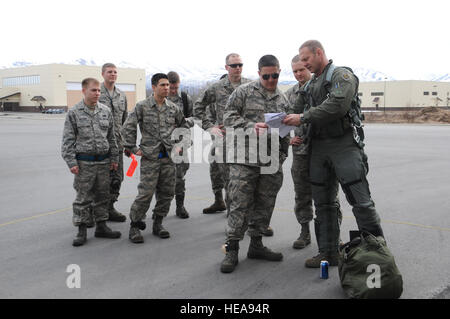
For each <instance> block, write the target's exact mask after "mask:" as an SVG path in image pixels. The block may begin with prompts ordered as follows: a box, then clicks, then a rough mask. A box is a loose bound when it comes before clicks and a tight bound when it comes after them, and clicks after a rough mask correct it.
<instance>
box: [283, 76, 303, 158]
mask: <svg viewBox="0 0 450 319" xmlns="http://www.w3.org/2000/svg"><path fill="white" fill-rule="evenodd" d="M302 90H303V86H302V87H300V84H299V83H297V84H295V85H294V86H293V87H291V88H289V90H287V91H286V93H285V95H286V97H287V99H288V100H289V104H290V109H289V114H301V113H303V112H304V110H305V106H306V93H305V92H302ZM305 131H306V128H305V127H304V125H300V126H299V127H297V128H296V129H295V130H294V133H295V136H299V137H303V136H304V134H305ZM292 152H293V154H295V155H307V154H308V145H307V144H301V145H300V146H296V145H293V146H292Z"/></svg>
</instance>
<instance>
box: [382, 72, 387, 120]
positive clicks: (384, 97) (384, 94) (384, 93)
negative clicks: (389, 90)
mask: <svg viewBox="0 0 450 319" xmlns="http://www.w3.org/2000/svg"><path fill="white" fill-rule="evenodd" d="M386 80H387V77H384V92H383V104H384V107H383V109H384V110H383V113H386Z"/></svg>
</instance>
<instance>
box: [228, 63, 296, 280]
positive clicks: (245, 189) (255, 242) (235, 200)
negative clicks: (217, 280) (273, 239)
mask: <svg viewBox="0 0 450 319" xmlns="http://www.w3.org/2000/svg"><path fill="white" fill-rule="evenodd" d="M258 67H259V76H260V79H259V80H257V81H254V82H250V83H247V84H244V85H241V86H240V87H238V88H237V89H236V90H235V91H234V92H233V93H232V94H231V96H230V98H229V100H228V103H227V106H226V109H225V115H224V124H225V127H226V128H227V129H229V128H233V129H235V130H236V129H244V130H246V131H248V130H249V129H250V130H251V131H252V132H253V133H252V134H253V136H252V135H249V139H252V138H255V139H256V138H257V137H256V136H257V135H258V136H259V135H262V134H264V133H263V132H264V130H266V128H267V127H268V126H267V124H266V123H265V117H264V114H265V113H280V112H284V113H287V112H288V110H289V102H288V100H287V98H286V97H285V95H284V94H283V93H282V92H281V91H280V90H279V89H278V88H277V83H278V77H279V74H280V67H279V62H278V59H277V58H276V57H274V56H273V55H265V56H263V57H262V58H261V59H260V61H259V63H258ZM255 133H256V134H255ZM271 134H272V135H274V134H276V135H274V136H271V138H270V139H269V140H268V143H267V148H268V152H267V154H270V162H271V164H272V162H275V163H277V166H276V167H275V173H272V174H267V173H266V174H265V173H264V172H263V167H264V166H265V165H266V164H262V160H260V155H261V154H259V153H258V157H257V161H256V162H252V160H251V156H252V155H251V154H254V153H255V152H254V151H252V150H251V148H250V146H249V145H250V142H247V143H246V145H245V163H242V164H237V162H235V163H233V164H230V183H229V192H230V214H229V216H228V232H227V241H226V242H227V243H226V256H225V259H224V260H223V261H222V264H221V271H222V272H225V273H228V272H232V271H234V269H235V267H236V265H237V264H238V251H239V240H240V239H241V238H242V236H243V232H244V231H245V228H246V225H247V223H248V228H249V231H248V233H249V235H250V237H251V241H250V247H249V250H248V253H247V257H248V258H255V259H265V260H272V261H280V260H282V258H283V255H282V254H281V253H276V252H273V251H271V250H270V249H269V248H267V247H265V246H264V245H263V243H262V238H261V235H262V233H263V232H264V231H265V230H266V229H267V227H268V225H269V223H270V219H271V216H272V212H273V209H274V207H275V201H276V197H277V194H278V191H279V190H280V188H281V185H282V183H283V169H282V163H283V162H284V160H285V159H286V157H287V154H288V148H289V137H288V136H286V137H284V138H280V136H279V135H278V134H277V133H276V132H272V133H270V134H268V135H271ZM273 137H275V141H276V143H274V144H275V145H272V143H271V142H272V138H273ZM260 138H261V137H258V139H260ZM255 145H259V142H258V143H257V144H255ZM235 147H236V146H235ZM237 147H239V146H237ZM274 147H276V149H277V151H276V152H272V150H273V148H274ZM238 152H239V150H236V151H235V154H238ZM274 156H278V158H276V159H275V158H274Z"/></svg>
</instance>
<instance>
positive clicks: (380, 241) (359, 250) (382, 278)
mask: <svg viewBox="0 0 450 319" xmlns="http://www.w3.org/2000/svg"><path fill="white" fill-rule="evenodd" d="M338 269H339V278H340V279H341V285H342V288H343V289H344V291H345V292H346V293H347V295H348V296H349V297H350V298H356V299H380V298H383V299H396V298H400V296H401V294H402V292H403V279H402V275H401V274H400V271H399V270H398V268H397V265H396V264H395V260H394V256H392V254H391V252H390V251H389V249H388V247H387V245H386V241H385V240H384V238H383V237H375V236H373V235H372V234H369V233H362V234H361V235H360V236H359V237H356V238H354V239H353V240H352V241H350V242H348V243H346V244H345V245H343V246H341V247H340V248H339V264H338Z"/></svg>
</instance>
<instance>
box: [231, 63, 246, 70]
mask: <svg viewBox="0 0 450 319" xmlns="http://www.w3.org/2000/svg"><path fill="white" fill-rule="evenodd" d="M243 65H244V64H242V63H235V64H228V66H229V67H232V68H233V69H236V68H237V67H240V68H242V66H243Z"/></svg>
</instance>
